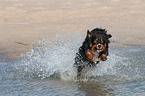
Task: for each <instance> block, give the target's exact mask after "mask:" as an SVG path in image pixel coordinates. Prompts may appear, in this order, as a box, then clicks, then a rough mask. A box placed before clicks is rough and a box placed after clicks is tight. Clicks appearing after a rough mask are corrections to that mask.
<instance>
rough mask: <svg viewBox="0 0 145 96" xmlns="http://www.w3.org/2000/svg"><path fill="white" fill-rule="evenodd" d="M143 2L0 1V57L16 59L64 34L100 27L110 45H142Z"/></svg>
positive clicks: (144, 38) (144, 37) (144, 32)
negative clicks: (43, 42) (41, 43)
mask: <svg viewBox="0 0 145 96" xmlns="http://www.w3.org/2000/svg"><path fill="white" fill-rule="evenodd" d="M144 10H145V3H144V0H108V1H106V0H83V1H82V0H0V53H1V54H0V55H1V56H2V55H5V56H8V58H13V59H16V58H19V57H20V54H22V53H25V52H27V51H29V50H30V49H31V48H32V47H33V46H38V43H37V42H38V41H39V40H41V39H43V38H45V37H46V36H51V37H52V38H55V35H56V34H57V33H58V32H61V31H64V32H66V33H68V32H71V33H72V34H73V33H76V32H80V34H86V30H87V29H89V30H91V29H93V28H95V27H102V28H106V29H107V30H108V33H110V34H112V35H113V38H112V39H111V41H112V42H113V43H114V45H113V46H116V47H117V46H118V45H119V44H124V45H137V46H138V45H143V46H144V45H145V12H144Z"/></svg>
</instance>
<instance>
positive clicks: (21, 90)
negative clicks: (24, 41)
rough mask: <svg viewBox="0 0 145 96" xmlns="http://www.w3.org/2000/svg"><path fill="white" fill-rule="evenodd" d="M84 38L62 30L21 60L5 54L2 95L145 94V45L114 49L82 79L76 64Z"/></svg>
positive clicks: (1, 66) (0, 81) (1, 71)
mask: <svg viewBox="0 0 145 96" xmlns="http://www.w3.org/2000/svg"><path fill="white" fill-rule="evenodd" d="M66 37H67V38H66ZM68 38H69V39H68ZM83 39H84V38H82V36H80V35H79V34H75V35H73V36H72V35H71V34H66V36H63V32H62V33H61V32H60V33H58V34H57V35H56V39H53V40H49V39H43V40H41V41H39V43H40V45H42V46H36V47H34V48H33V49H32V50H31V51H30V52H27V53H26V54H22V57H23V58H22V59H20V60H13V61H11V62H5V59H6V57H3V60H1V62H0V85H1V87H0V95H1V96H2V95H3V96H7V95H41V96H94V95H96V96H99V95H101V96H106V95H109V96H114V95H121V96H128V95H130V96H144V95H145V73H144V72H145V60H144V54H145V49H144V46H131V47H130V48H119V47H116V48H114V49H112V48H110V54H109V56H108V60H107V61H105V62H101V63H100V64H98V65H97V66H96V67H95V68H94V69H87V71H86V72H85V73H84V74H83V77H82V78H81V80H80V81H78V80H77V78H76V76H77V74H76V69H75V68H74V67H73V64H74V58H75V55H76V52H77V51H78V48H79V47H80V45H81V43H82V41H83ZM124 46H126V45H124Z"/></svg>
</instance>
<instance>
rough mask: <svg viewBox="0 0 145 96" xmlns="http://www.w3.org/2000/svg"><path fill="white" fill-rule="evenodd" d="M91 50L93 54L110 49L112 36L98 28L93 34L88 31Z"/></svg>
mask: <svg viewBox="0 0 145 96" xmlns="http://www.w3.org/2000/svg"><path fill="white" fill-rule="evenodd" d="M87 35H88V39H89V43H88V44H89V45H90V49H91V50H92V51H93V52H98V53H100V52H103V51H105V50H106V48H107V47H108V43H109V38H111V37H112V36H111V34H107V31H106V30H105V29H99V28H96V29H94V30H92V31H91V32H90V31H89V30H88V32H87Z"/></svg>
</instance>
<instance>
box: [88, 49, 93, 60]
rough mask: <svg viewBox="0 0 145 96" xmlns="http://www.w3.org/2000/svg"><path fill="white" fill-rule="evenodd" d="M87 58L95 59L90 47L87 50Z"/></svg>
mask: <svg viewBox="0 0 145 96" xmlns="http://www.w3.org/2000/svg"><path fill="white" fill-rule="evenodd" d="M87 58H88V59H89V60H92V59H93V56H92V53H91V51H90V50H89V49H88V50H87Z"/></svg>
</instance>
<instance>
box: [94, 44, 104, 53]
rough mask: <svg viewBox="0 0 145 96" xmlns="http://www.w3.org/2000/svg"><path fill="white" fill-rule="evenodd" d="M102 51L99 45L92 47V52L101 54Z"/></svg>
mask: <svg viewBox="0 0 145 96" xmlns="http://www.w3.org/2000/svg"><path fill="white" fill-rule="evenodd" d="M102 49H103V47H102V45H101V44H97V45H94V46H93V47H92V50H93V51H97V52H101V51H102Z"/></svg>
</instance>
